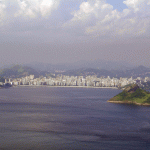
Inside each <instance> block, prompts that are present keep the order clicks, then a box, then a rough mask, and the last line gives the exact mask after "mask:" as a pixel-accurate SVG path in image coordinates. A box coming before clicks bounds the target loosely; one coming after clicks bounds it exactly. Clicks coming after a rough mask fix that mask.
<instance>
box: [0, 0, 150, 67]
mask: <svg viewBox="0 0 150 150" xmlns="http://www.w3.org/2000/svg"><path fill="white" fill-rule="evenodd" d="M0 33H1V34H0V46H1V54H2V55H0V63H1V65H2V64H12V63H26V62H28V63H29V62H34V61H36V62H37V61H39V62H45V63H55V64H56V63H65V62H66V63H70V62H76V61H80V60H86V61H88V60H89V61H90V60H91V59H92V60H94V59H101V60H111V61H120V60H123V61H128V62H130V63H132V64H135V65H146V66H149V67H150V62H149V59H150V50H149V47H150V45H149V43H150V41H149V39H150V0H124V1H122V0H115V1H112V0H106V1H105V0H71V1H68V0H40V1H37V0H13V1H12V0H2V1H1V2H0ZM1 65H0V66H1Z"/></svg>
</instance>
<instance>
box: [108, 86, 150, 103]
mask: <svg viewBox="0 0 150 150" xmlns="http://www.w3.org/2000/svg"><path fill="white" fill-rule="evenodd" d="M108 102H110V103H120V104H134V105H144V106H150V92H147V91H145V90H143V89H140V88H139V86H138V85H137V84H132V85H130V86H128V87H126V88H125V89H124V90H123V91H122V92H121V93H119V94H118V95H116V96H114V97H113V98H111V99H110V100H108Z"/></svg>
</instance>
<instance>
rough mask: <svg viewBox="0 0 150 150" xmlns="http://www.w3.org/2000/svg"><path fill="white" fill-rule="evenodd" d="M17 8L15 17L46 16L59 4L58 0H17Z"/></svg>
mask: <svg viewBox="0 0 150 150" xmlns="http://www.w3.org/2000/svg"><path fill="white" fill-rule="evenodd" d="M17 3H18V5H19V10H18V11H17V12H16V13H15V17H18V16H25V17H29V18H36V17H37V16H38V15H41V16H42V17H48V16H49V15H50V14H51V12H52V11H53V10H56V9H57V8H58V5H59V0H17Z"/></svg>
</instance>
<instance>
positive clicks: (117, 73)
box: [62, 66, 150, 78]
mask: <svg viewBox="0 0 150 150" xmlns="http://www.w3.org/2000/svg"><path fill="white" fill-rule="evenodd" d="M62 74H63V75H69V76H71V75H74V76H79V75H82V76H87V75H96V76H97V77H101V76H104V77H107V76H110V77H111V78H112V77H116V78H120V77H128V78H129V77H131V76H132V77H133V78H137V77H143V78H144V77H145V76H148V77H150V69H149V68H146V67H144V66H139V67H135V68H133V69H127V70H105V69H93V68H81V69H75V70H68V71H65V72H63V73H62Z"/></svg>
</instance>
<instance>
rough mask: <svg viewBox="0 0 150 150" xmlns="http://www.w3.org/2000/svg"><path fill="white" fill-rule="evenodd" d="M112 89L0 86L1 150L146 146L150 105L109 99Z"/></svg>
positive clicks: (108, 149) (149, 142)
mask: <svg viewBox="0 0 150 150" xmlns="http://www.w3.org/2000/svg"><path fill="white" fill-rule="evenodd" d="M119 92H120V91H119V90H115V89H90V88H61V87H59V88H56V87H13V88H9V89H0V150H1V149H4V150H5V149H7V150H9V149H10V150H14V149H15V150H18V149H21V150H28V149H29V150H32V149H36V150H49V149H51V150H53V149H56V150H63V149H68V150H73V149H74V150H77V149H79V150H80V149H87V150H88V149H90V150H92V149H94V150H95V149H96V150H97V149H100V150H101V149H102V150H103V149H104V150H127V149H129V150H130V149H131V150H134V149H135V150H146V149H147V150H148V149H150V107H144V106H131V105H121V104H112V103H107V100H108V99H110V98H111V97H113V96H114V95H116V94H118V93H119Z"/></svg>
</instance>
